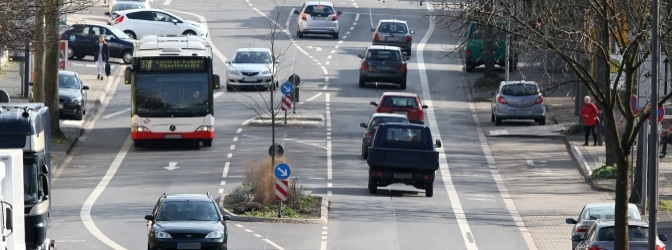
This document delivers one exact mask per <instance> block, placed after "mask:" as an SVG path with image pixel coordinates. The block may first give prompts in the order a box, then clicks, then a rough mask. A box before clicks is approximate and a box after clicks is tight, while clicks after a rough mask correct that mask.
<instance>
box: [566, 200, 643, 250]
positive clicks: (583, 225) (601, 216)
mask: <svg viewBox="0 0 672 250" xmlns="http://www.w3.org/2000/svg"><path fill="white" fill-rule="evenodd" d="M615 214H616V203H615V202H594V203H588V204H586V205H585V206H583V209H581V213H580V214H579V218H578V219H574V218H567V219H565V223H567V224H573V225H574V227H573V228H572V237H574V236H575V235H579V236H582V237H583V236H584V235H585V234H586V232H587V231H588V229H589V228H590V226H592V225H593V224H594V223H595V221H597V220H613V219H614V215H615ZM640 214H641V213H640V212H639V209H638V208H637V205H635V204H632V203H630V204H628V219H630V220H641V219H642V217H641V216H640ZM577 244H578V242H576V241H572V249H574V248H575V247H576V245H577Z"/></svg>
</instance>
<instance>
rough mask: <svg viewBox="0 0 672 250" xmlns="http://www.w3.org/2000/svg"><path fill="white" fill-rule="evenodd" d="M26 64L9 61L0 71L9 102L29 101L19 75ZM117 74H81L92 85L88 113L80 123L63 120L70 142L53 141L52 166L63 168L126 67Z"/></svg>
mask: <svg viewBox="0 0 672 250" xmlns="http://www.w3.org/2000/svg"><path fill="white" fill-rule="evenodd" d="M19 63H23V62H14V61H9V62H8V63H7V64H6V66H5V68H3V69H2V70H0V89H3V90H5V91H7V93H8V94H9V96H10V102H12V103H21V102H24V103H25V102H28V98H27V97H24V93H23V91H22V84H21V75H20V74H19V71H20V70H19V69H20V65H19ZM116 68H117V71H116V72H114V71H113V72H112V73H113V74H112V75H110V77H106V78H105V80H102V81H101V80H97V79H96V75H85V74H80V75H79V77H80V78H81V80H82V82H83V84H84V85H86V86H89V90H88V96H87V111H86V115H85V116H84V120H82V121H81V122H79V121H64V120H61V123H60V124H61V131H63V133H64V134H65V136H66V137H67V138H68V141H67V142H64V143H60V142H56V141H52V144H51V146H52V147H51V158H52V166H53V168H54V170H55V169H57V168H60V167H61V166H60V165H61V164H62V162H63V160H65V157H66V156H67V155H68V154H69V153H70V151H71V150H72V148H73V147H74V145H76V144H77V142H78V141H79V138H80V136H82V135H84V134H85V133H86V131H85V129H84V128H86V125H87V123H89V122H90V121H91V120H92V117H94V116H96V114H98V113H99V109H100V107H101V104H102V102H103V101H104V100H105V97H106V96H107V93H108V91H109V90H110V89H111V88H112V85H115V84H117V82H118V81H117V78H118V77H115V76H117V75H120V71H121V69H122V68H123V67H116Z"/></svg>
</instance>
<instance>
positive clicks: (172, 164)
mask: <svg viewBox="0 0 672 250" xmlns="http://www.w3.org/2000/svg"><path fill="white" fill-rule="evenodd" d="M163 168H165V169H168V171H172V170H175V169H178V168H180V167H178V166H177V162H176V161H171V162H169V163H168V166H167V167H163Z"/></svg>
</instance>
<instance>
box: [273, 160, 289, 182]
mask: <svg viewBox="0 0 672 250" xmlns="http://www.w3.org/2000/svg"><path fill="white" fill-rule="evenodd" d="M274 172H275V178H278V180H287V178H289V174H290V173H291V172H292V170H291V169H290V168H289V165H287V163H278V165H275V171H274Z"/></svg>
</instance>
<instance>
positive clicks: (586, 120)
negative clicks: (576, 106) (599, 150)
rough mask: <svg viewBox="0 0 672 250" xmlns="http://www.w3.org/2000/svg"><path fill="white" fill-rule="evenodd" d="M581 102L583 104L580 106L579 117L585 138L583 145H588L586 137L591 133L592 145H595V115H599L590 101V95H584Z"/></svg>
mask: <svg viewBox="0 0 672 250" xmlns="http://www.w3.org/2000/svg"><path fill="white" fill-rule="evenodd" d="M583 102H584V103H585V104H584V105H583V108H581V119H583V130H584V132H585V133H584V134H585V138H586V140H585V143H583V146H588V138H589V137H590V134H591V133H592V134H593V146H597V133H596V132H595V127H597V123H598V121H597V116H598V115H599V111H598V109H597V106H595V104H594V103H593V102H592V99H591V98H590V96H586V97H584V98H583Z"/></svg>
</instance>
